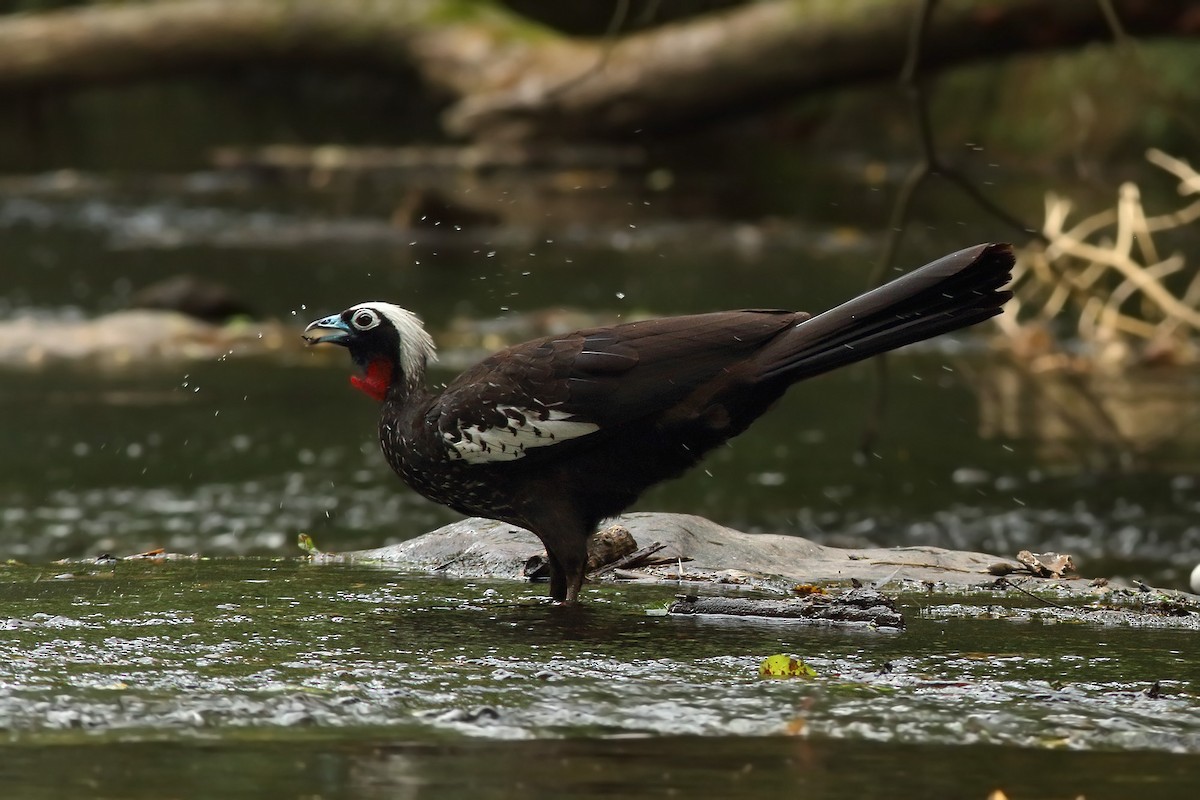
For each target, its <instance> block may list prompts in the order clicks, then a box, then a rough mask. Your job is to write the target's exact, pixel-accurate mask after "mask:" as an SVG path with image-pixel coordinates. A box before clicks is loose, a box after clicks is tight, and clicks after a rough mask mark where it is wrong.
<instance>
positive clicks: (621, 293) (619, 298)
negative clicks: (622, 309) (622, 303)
mask: <svg viewBox="0 0 1200 800" xmlns="http://www.w3.org/2000/svg"><path fill="white" fill-rule="evenodd" d="M617 299H618V300H624V299H625V293H624V292H617Z"/></svg>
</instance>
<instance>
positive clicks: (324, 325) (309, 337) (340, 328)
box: [301, 314, 350, 347]
mask: <svg viewBox="0 0 1200 800" xmlns="http://www.w3.org/2000/svg"><path fill="white" fill-rule="evenodd" d="M301 336H302V338H303V339H304V341H305V342H307V343H308V346H309V347H312V346H313V345H314V344H320V343H321V342H328V343H329V344H340V345H345V344H346V341H347V340H348V339H349V338H350V328H349V326H347V325H346V323H345V321H344V320H343V319H342V317H341V315H339V314H333V315H331V316H328V317H323V318H322V319H318V320H315V321H313V322H310V323H309V324H308V327H307V328H305V329H304V333H303V334H302V335H301Z"/></svg>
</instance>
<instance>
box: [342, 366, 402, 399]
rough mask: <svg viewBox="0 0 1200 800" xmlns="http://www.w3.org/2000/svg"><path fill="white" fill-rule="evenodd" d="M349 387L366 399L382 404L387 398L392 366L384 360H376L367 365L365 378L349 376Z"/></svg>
mask: <svg viewBox="0 0 1200 800" xmlns="http://www.w3.org/2000/svg"><path fill="white" fill-rule="evenodd" d="M350 385H351V386H353V387H354V388H355V389H358V390H359V391H360V392H362V393H363V394H365V395H367V397H371V398H374V399H375V400H377V401H378V402H380V403H382V402H383V400H384V398H385V397H387V392H388V387H389V386H391V385H392V364H391V362H390V361H385V360H384V359H377V360H375V361H372V362H371V363H370V364H367V374H366V377H362V378H360V377H358V376H357V375H351V376H350Z"/></svg>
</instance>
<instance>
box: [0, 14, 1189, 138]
mask: <svg viewBox="0 0 1200 800" xmlns="http://www.w3.org/2000/svg"><path fill="white" fill-rule="evenodd" d="M1111 2H1112V6H1113V7H1114V10H1115V11H1116V14H1117V16H1118V17H1119V18H1120V20H1121V23H1122V25H1123V26H1124V28H1125V30H1126V31H1127V32H1128V33H1130V34H1132V35H1135V36H1196V35H1197V34H1198V33H1200V0H1111ZM916 5H917V0H843V1H842V2H832V1H829V2H812V1H811V0H809V1H808V2H805V1H803V0H771V2H752V3H748V4H747V5H745V6H739V7H736V8H733V9H730V10H728V11H725V12H719V13H714V14H709V15H705V16H701V17H696V18H692V19H689V20H685V21H682V22H678V23H674V24H671V25H665V26H662V27H659V28H655V29H651V30H647V31H644V32H640V33H636V34H630V35H626V36H623V37H620V38H618V39H616V40H614V41H611V42H602V41H597V40H591V39H577V38H569V37H565V36H561V35H558V34H555V33H553V32H551V31H549V30H547V29H545V28H542V27H540V26H538V25H536V24H535V23H532V22H529V21H527V20H524V19H522V18H520V17H518V16H516V15H514V14H512V13H510V12H507V11H505V10H504V9H503V8H501V7H498V6H496V5H494V4H492V3H490V2H485V1H483V0H478V1H477V2H470V3H468V2H464V1H463V0H336V2H334V0H156V1H154V2H146V3H136V4H133V3H124V4H119V5H107V4H106V5H100V6H90V7H84V8H76V9H70V10H64V11H57V12H47V13H41V14H28V15H9V16H5V17H0V90H2V89H6V88H7V89H36V88H42V87H51V86H64V85H65V86H79V85H87V84H99V83H111V82H117V81H126V82H128V81H138V80H153V79H158V78H160V77H161V76H162V75H163V74H165V73H178V72H182V71H196V70H204V69H213V68H220V67H225V66H228V65H230V64H244V63H261V62H270V61H276V62H278V61H288V62H311V63H326V64H327V63H343V64H345V63H349V64H354V65H357V66H359V67H365V68H368V69H375V70H378V71H382V72H385V73H387V72H393V71H397V70H399V69H402V68H403V69H408V68H414V69H415V70H416V71H417V72H418V74H420V75H421V76H422V78H423V79H424V80H425V81H426V83H427V84H429V85H430V86H432V87H434V88H436V89H437V90H440V91H442V92H445V93H448V94H449V95H450V97H451V98H452V100H453V102H452V105H451V106H450V108H449V109H448V111H447V114H446V117H445V120H444V122H445V125H446V127H447V129H448V130H449V131H450V132H452V133H455V134H459V135H464V136H468V137H474V138H489V137H496V136H511V137H519V138H550V137H555V138H616V137H622V136H629V135H631V134H632V133H633V132H634V131H638V130H663V129H671V128H678V127H680V126H683V125H685V124H688V123H692V122H695V121H697V120H703V119H705V118H711V117H716V116H722V115H729V114H731V113H737V112H746V111H750V110H754V109H757V108H761V107H763V106H765V105H768V104H770V103H773V102H778V101H780V100H783V99H788V98H795V97H798V96H800V95H802V94H804V93H807V92H813V91H819V90H824V89H828V88H831V87H835V86H838V85H844V84H847V83H852V82H861V81H868V80H879V79H887V78H892V77H895V76H896V75H897V73H898V72H899V70H900V65H901V64H902V63H903V61H904V53H905V46H906V35H907V30H908V27H909V24H910V21H911V19H912V15H913V14H914V10H915V7H916ZM1111 37H1112V32H1111V29H1110V27H1109V25H1108V23H1106V21H1105V19H1104V17H1103V14H1102V10H1101V3H1100V2H1098V1H1097V0H942V2H940V3H939V4H938V7H937V12H936V14H935V15H934V17H933V19H932V21H931V25H930V28H929V31H928V34H927V36H926V40H925V41H926V48H925V50H924V52H923V53H922V55H921V59H922V61H921V63H922V69H924V70H937V69H944V68H948V67H951V66H955V65H958V64H963V63H967V62H971V61H977V60H980V59H988V58H997V57H1001V56H1005V55H1009V54H1013V53H1020V52H1032V51H1038V50H1047V49H1052V48H1069V47H1075V46H1079V45H1081V44H1085V43H1087V42H1092V41H1105V40H1109V39H1111Z"/></svg>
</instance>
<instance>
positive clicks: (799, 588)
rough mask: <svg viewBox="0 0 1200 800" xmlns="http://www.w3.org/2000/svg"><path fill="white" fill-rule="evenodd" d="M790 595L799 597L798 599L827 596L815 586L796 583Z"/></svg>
mask: <svg viewBox="0 0 1200 800" xmlns="http://www.w3.org/2000/svg"><path fill="white" fill-rule="evenodd" d="M792 593H793V594H796V595H799V596H800V597H807V596H808V595H811V594H828V592H826V591H825V590H824V589H822V588H821V587H820V586H816V585H814V584H811V583H797V584H796V585H795V586H793V587H792Z"/></svg>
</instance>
